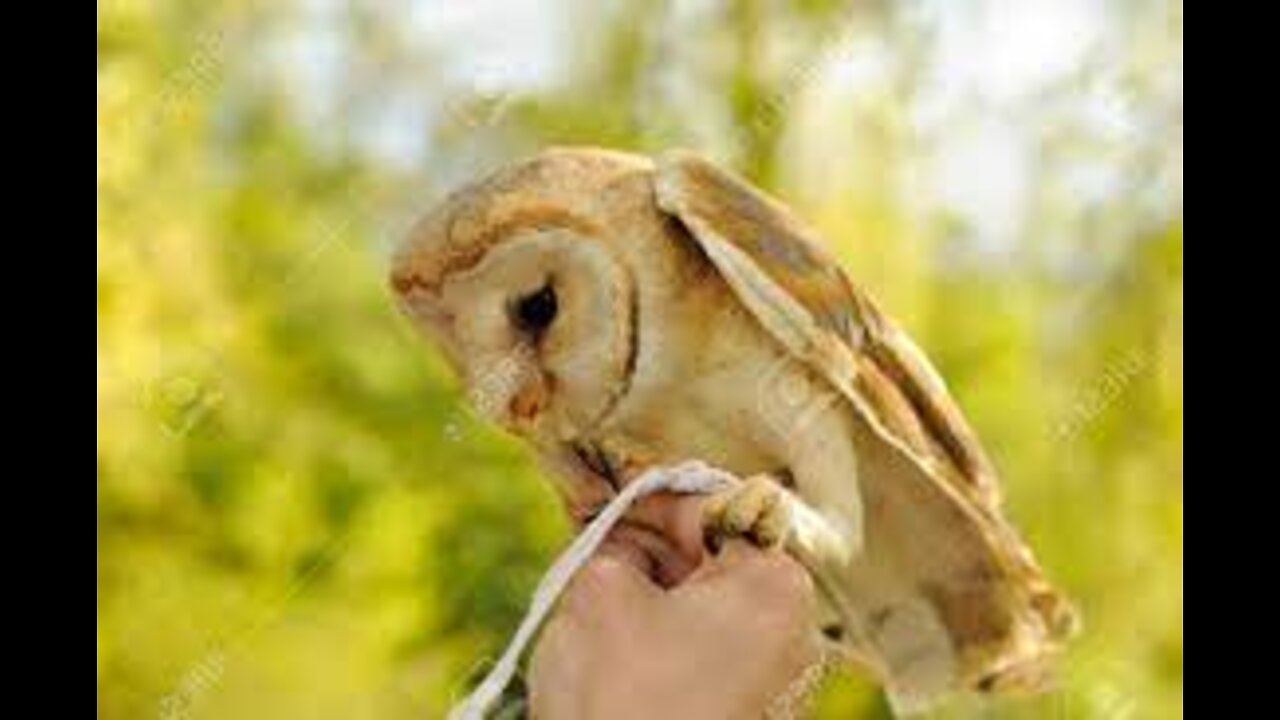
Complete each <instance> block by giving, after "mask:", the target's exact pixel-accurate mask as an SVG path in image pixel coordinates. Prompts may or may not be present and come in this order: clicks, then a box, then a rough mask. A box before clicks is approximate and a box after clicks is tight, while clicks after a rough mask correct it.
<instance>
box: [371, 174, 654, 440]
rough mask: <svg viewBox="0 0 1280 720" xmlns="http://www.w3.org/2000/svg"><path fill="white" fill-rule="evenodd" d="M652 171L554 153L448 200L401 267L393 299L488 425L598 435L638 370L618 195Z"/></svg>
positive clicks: (551, 435)
mask: <svg viewBox="0 0 1280 720" xmlns="http://www.w3.org/2000/svg"><path fill="white" fill-rule="evenodd" d="M650 169H651V166H650V164H649V163H648V161H647V160H645V159H644V158H640V157H636V156H630V155H625V154H621V153H612V152H607V151H600V150H576V149H575V150H569V149H565V150H549V151H545V152H543V153H541V154H539V155H537V156H536V157H533V158H531V159H529V160H526V161H524V162H522V163H518V164H516V165H514V166H510V167H508V168H506V169H504V170H501V171H499V172H498V173H497V174H495V175H493V176H491V177H489V178H487V179H485V180H483V181H481V182H479V183H476V184H474V185H471V186H468V187H465V188H463V189H461V190H459V191H457V192H455V193H454V194H452V195H451V196H450V197H448V198H447V199H446V200H445V201H444V202H443V203H442V204H441V205H440V206H439V207H437V208H436V209H435V210H434V211H432V212H431V213H430V214H428V215H427V216H426V217H424V218H422V219H421V220H420V221H419V222H418V223H417V224H416V225H415V226H414V228H413V229H412V230H411V232H410V234H409V236H408V238H407V239H406V240H405V242H404V244H403V245H402V246H401V247H400V249H399V250H398V252H397V253H396V254H395V256H394V258H393V260H392V267H391V286H392V290H393V292H394V294H395V296H396V298H397V300H398V302H399V303H400V305H401V306H402V307H403V308H404V309H405V311H406V312H407V313H409V315H410V316H411V317H412V318H413V319H414V320H415V321H416V324H417V325H418V326H420V327H421V328H422V329H423V330H425V331H426V332H427V334H428V335H430V336H431V337H433V338H434V339H435V340H436V341H437V343H438V344H439V345H440V346H441V347H442V349H443V350H444V352H445V355H446V356H447V357H448V358H449V359H450V361H451V363H452V365H453V366H454V367H455V369H456V370H457V372H458V374H459V376H460V377H461V378H462V379H463V382H464V384H465V387H466V391H467V395H468V397H469V399H470V401H471V404H472V405H473V406H474V408H475V409H476V410H477V411H478V412H479V413H480V414H481V415H482V416H484V417H485V418H486V419H488V420H490V421H492V422H495V423H497V424H499V425H501V426H503V427H505V428H507V429H508V430H511V431H513V432H515V433H517V434H519V435H522V436H525V437H526V438H528V439H530V440H532V441H534V443H535V444H536V445H540V446H544V447H545V446H548V445H563V444H565V443H572V442H573V441H574V440H575V439H576V438H577V437H578V436H580V435H582V434H583V433H585V432H587V430H588V429H589V428H592V427H595V426H597V425H598V423H599V422H600V421H601V419H602V418H603V417H604V416H606V415H607V414H608V413H609V411H610V408H611V406H612V405H613V404H614V403H615V402H616V401H617V400H618V398H619V397H620V396H621V394H622V393H623V392H624V389H625V384H626V382H627V378H628V376H629V374H630V373H631V372H632V371H633V369H634V363H635V353H636V345H637V338H636V337H635V324H634V323H635V313H636V306H637V297H636V293H637V291H638V288H637V285H638V283H637V282H636V277H635V272H634V269H633V268H631V267H629V265H628V257H627V255H626V254H625V253H621V252H619V251H618V243H617V238H616V237H615V236H614V235H611V234H610V232H609V228H611V227H614V226H615V225H614V222H613V221H614V218H612V217H611V216H610V213H611V212H613V209H611V208H614V207H616V203H609V202H608V201H607V200H606V198H607V196H608V195H609V189H610V187H614V186H617V185H619V184H625V183H626V182H627V181H628V180H629V179H630V180H633V181H634V180H636V179H638V178H640V177H642V176H643V174H644V173H646V172H649V171H650Z"/></svg>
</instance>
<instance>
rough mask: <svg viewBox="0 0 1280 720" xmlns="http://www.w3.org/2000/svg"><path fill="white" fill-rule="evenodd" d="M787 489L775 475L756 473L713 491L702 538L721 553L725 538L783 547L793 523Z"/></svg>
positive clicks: (703, 520)
mask: <svg viewBox="0 0 1280 720" xmlns="http://www.w3.org/2000/svg"><path fill="white" fill-rule="evenodd" d="M785 492H786V491H785V490H784V489H783V488H782V486H781V485H779V484H778V483H777V482H776V481H774V480H773V479H772V478H770V477H768V476H766V475H756V476H753V477H751V478H748V479H747V480H746V481H744V482H743V483H742V484H741V485H738V486H736V487H733V488H731V489H729V490H725V491H723V492H719V493H716V494H715V495H712V496H711V497H710V498H708V499H707V501H706V504H705V505H703V510H702V538H703V543H704V544H705V545H706V546H707V549H708V550H709V551H711V552H712V553H713V554H714V553H718V552H719V551H720V548H721V546H723V545H724V541H725V540H727V539H729V538H734V537H741V538H745V539H746V540H748V541H750V542H751V543H752V544H753V545H755V546H756V547H759V548H763V549H772V548H777V547H781V546H782V544H783V543H784V542H785V541H786V539H787V534H788V532H789V531H790V527H791V517H790V514H789V511H788V507H787V503H786V502H784V499H785V498H784V497H783V494H784V493H785Z"/></svg>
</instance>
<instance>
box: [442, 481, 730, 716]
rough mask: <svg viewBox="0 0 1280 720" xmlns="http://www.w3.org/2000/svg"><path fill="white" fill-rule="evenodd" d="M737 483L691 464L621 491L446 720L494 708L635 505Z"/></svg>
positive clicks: (551, 574) (563, 558)
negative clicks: (572, 586)
mask: <svg viewBox="0 0 1280 720" xmlns="http://www.w3.org/2000/svg"><path fill="white" fill-rule="evenodd" d="M737 482H738V479H737V478H736V477H734V476H733V475H731V474H729V473H727V472H725V471H723V470H720V469H718V468H714V467H711V466H710V465H707V464H706V463H702V462H697V461H693V462H686V463H681V464H679V465H674V466H672V467H668V468H654V469H652V470H648V471H646V472H644V473H643V474H642V475H640V477H638V478H636V479H635V480H634V481H633V482H631V483H630V484H628V485H627V486H626V487H625V488H623V489H622V492H620V493H618V495H617V496H616V497H614V498H613V500H611V501H609V504H608V505H606V506H605V507H604V509H603V510H602V511H601V512H600V514H599V515H597V516H596V518H595V519H594V520H592V521H591V523H590V524H588V525H587V527H586V528H585V529H583V531H582V532H581V533H580V534H579V535H578V537H576V538H574V541H573V542H572V543H571V544H570V545H569V547H568V548H566V549H565V551H564V552H562V553H561V554H560V557H558V558H556V561H555V563H554V564H552V566H551V569H550V570H548V571H547V574H546V575H545V576H543V578H542V581H541V582H539V583H538V588H537V589H536V590H535V591H534V593H533V601H532V602H531V603H530V604H529V611H528V612H527V613H525V616H524V619H523V620H521V621H520V627H519V628H517V629H516V634H515V636H513V637H512V638H511V643H510V644H508V645H507V649H506V651H505V652H503V653H502V657H501V658H500V659H499V660H498V662H497V664H495V665H494V666H493V669H492V670H490V671H489V674H488V675H487V676H485V679H484V680H483V681H482V682H481V683H480V684H479V685H478V686H477V687H476V689H475V691H473V692H472V693H471V695H470V696H469V697H467V699H466V700H463V701H462V702H461V703H459V704H458V705H456V706H455V707H454V708H453V710H451V711H450V712H449V720H484V715H485V713H486V712H488V711H489V709H490V708H491V707H493V704H494V703H495V702H497V700H498V698H500V697H501V696H502V691H503V690H505V689H506V687H507V685H508V684H509V683H510V682H511V678H512V677H513V676H514V675H515V673H516V668H517V666H518V665H519V663H520V657H521V656H522V655H524V651H525V648H526V646H528V644H529V642H530V641H531V640H532V639H533V636H534V635H535V634H536V633H537V632H538V628H540V627H541V626H542V623H543V621H545V620H546V619H547V615H548V614H549V613H550V612H551V608H552V607H553V606H554V605H555V602H556V600H557V599H558V598H559V597H560V594H561V593H563V592H564V589H565V588H566V587H568V585H569V581H570V580H572V579H573V576H574V574H576V573H577V572H578V570H579V569H580V568H582V566H583V565H585V564H586V563H587V561H588V560H590V559H591V556H592V555H594V554H595V551H596V548H598V547H600V543H602V542H604V539H605V536H607V535H608V534H609V531H610V530H612V529H613V526H614V525H615V524H617V522H618V520H620V519H622V516H623V515H625V514H626V512H627V510H628V509H629V508H630V507H631V505H632V504H633V503H635V502H636V501H637V500H639V499H640V498H642V497H645V496H646V495H652V494H654V493H656V492H663V491H666V492H676V493H684V494H691V493H699V494H705V493H712V492H716V491H718V490H723V489H725V488H728V487H731V486H733V485H734V484H735V483H737Z"/></svg>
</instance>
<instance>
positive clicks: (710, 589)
mask: <svg viewBox="0 0 1280 720" xmlns="http://www.w3.org/2000/svg"><path fill="white" fill-rule="evenodd" d="M685 586H687V587H689V588H690V589H694V588H696V589H697V590H696V591H697V592H699V593H707V594H711V595H724V596H742V597H747V598H751V599H753V600H766V601H769V602H776V603H778V604H780V605H784V606H791V605H809V604H811V603H812V602H814V600H813V597H814V590H813V581H812V580H811V579H810V578H809V574H808V572H807V571H805V569H804V567H803V566H801V565H800V563H798V562H796V561H795V559H793V558H792V557H791V556H789V555H787V554H786V553H785V552H782V551H781V550H778V549H761V548H759V547H756V546H755V545H753V544H751V543H750V542H747V541H746V540H742V539H738V538H734V539H731V540H729V541H728V542H726V543H725V545H724V548H723V549H722V550H721V552H720V554H719V555H717V556H715V557H714V558H711V559H710V560H709V561H708V562H706V563H703V566H702V567H700V568H698V571H697V572H695V573H694V574H693V575H692V576H691V577H690V578H689V579H688V580H687V581H686V582H685Z"/></svg>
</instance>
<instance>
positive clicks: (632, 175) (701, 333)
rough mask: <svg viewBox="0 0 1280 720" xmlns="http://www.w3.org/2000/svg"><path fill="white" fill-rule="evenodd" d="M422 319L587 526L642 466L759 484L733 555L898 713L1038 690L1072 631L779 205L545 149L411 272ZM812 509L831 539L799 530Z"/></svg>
mask: <svg viewBox="0 0 1280 720" xmlns="http://www.w3.org/2000/svg"><path fill="white" fill-rule="evenodd" d="M390 276H391V277H390V282H391V287H392V290H393V293H394V295H395V297H396V299H397V301H398V303H399V304H400V306H401V307H402V308H403V309H404V310H405V312H406V313H407V314H408V315H409V316H410V317H411V318H412V319H413V321H414V322H415V324H416V325H418V326H419V327H420V328H421V329H422V330H423V331H424V332H425V333H426V334H427V335H428V336H430V337H431V338H433V339H434V340H435V341H437V343H438V344H439V345H440V346H441V348H442V349H443V352H444V354H445V355H446V356H447V357H448V359H449V360H450V362H451V364H452V365H453V366H454V367H455V368H456V369H457V371H458V373H459V374H460V376H461V378H462V379H463V382H464V385H465V387H466V389H467V392H468V394H469V396H470V400H471V402H472V403H473V404H474V405H475V407H476V408H477V409H478V411H479V412H480V413H482V414H483V415H484V416H486V417H487V418H488V419H490V420H492V421H494V422H496V423H498V424H500V425H501V426H503V427H505V428H507V429H508V430H510V431H511V432H513V433H515V434H517V435H518V436H520V437H522V438H524V439H525V440H527V441H528V442H529V443H530V445H531V446H532V447H533V448H534V449H535V451H536V453H537V454H538V456H539V457H540V458H541V459H542V460H543V461H544V462H545V463H546V465H547V466H548V467H549V468H550V469H551V470H552V472H551V473H549V474H550V475H551V476H552V477H553V479H554V481H555V483H556V487H557V488H558V491H559V494H560V495H561V496H562V497H563V498H564V500H565V503H566V506H567V508H568V510H569V512H570V513H571V514H572V516H573V517H574V518H575V519H576V520H577V521H579V522H586V521H587V520H588V519H589V518H590V517H591V515H592V513H593V512H594V511H595V510H597V509H598V508H599V507H600V506H601V505H602V504H603V503H604V502H606V501H607V500H608V499H609V498H610V497H611V496H613V495H614V494H615V493H616V492H617V491H618V489H619V488H620V487H621V485H622V484H624V483H626V482H627V481H628V480H629V479H630V478H634V477H635V476H636V475H637V474H638V473H639V472H640V471H641V470H643V469H645V468H648V467H653V466H657V465H662V464H671V463H677V462H680V461H685V460H689V459H697V460H702V461H705V462H707V463H711V464H713V465H716V466H719V467H722V468H725V469H727V470H729V471H731V472H733V473H735V474H736V475H738V476H740V477H743V478H746V479H747V480H746V482H743V483H741V484H740V485H739V486H738V487H736V488H735V489H733V490H730V491H727V492H725V493H723V494H721V495H718V496H716V497H713V498H711V499H710V500H709V501H707V502H706V503H705V517H704V525H705V530H706V535H707V538H708V542H709V543H710V544H712V545H714V544H715V543H716V542H717V541H718V540H719V539H721V538H724V537H728V536H742V537H746V538H749V539H751V540H754V541H755V542H757V543H758V544H761V545H776V544H780V543H784V542H785V544H786V547H787V548H788V549H789V550H791V551H792V552H793V553H795V554H796V555H797V556H798V557H800V558H801V559H802V561H803V562H804V564H805V566H806V567H808V568H810V569H811V571H813V573H814V576H815V579H817V580H818V581H819V586H820V588H821V589H822V591H823V593H824V596H825V598H826V600H827V612H828V613H830V616H831V617H832V618H833V619H834V621H835V622H834V623H833V624H831V625H830V626H829V627H827V628H826V630H827V634H828V636H829V637H831V638H832V639H833V640H834V641H835V642H836V643H838V644H840V645H841V646H843V647H844V648H846V649H847V650H848V651H849V657H852V658H855V659H856V660H858V661H860V662H862V664H863V665H864V666H865V667H866V668H868V669H869V670H871V671H872V672H874V673H875V674H876V675H877V676H878V679H879V680H880V681H882V682H883V683H884V684H885V685H886V686H887V688H888V690H889V692H890V694H891V697H893V698H894V699H895V700H896V701H897V703H898V704H899V706H900V707H903V708H908V709H909V708H911V707H919V706H921V705H923V704H926V703H929V702H932V701H933V699H935V698H937V697H938V696H940V695H941V694H943V693H945V692H947V691H950V690H955V689H977V690H981V691H990V690H998V689H1004V688H1009V687H1028V686H1030V687H1034V686H1036V685H1038V684H1039V683H1041V682H1042V680H1043V678H1044V677H1045V673H1046V670H1047V668H1048V667H1049V665H1050V662H1049V661H1050V660H1051V659H1052V657H1053V656H1054V655H1055V654H1056V653H1057V651H1058V650H1059V648H1060V646H1061V645H1062V642H1063V640H1064V639H1065V638H1066V637H1067V635H1068V634H1069V633H1070V632H1071V629H1072V627H1073V625H1074V618H1075V616H1074V613H1073V610H1072V609H1071V607H1070V605H1069V604H1068V603H1067V602H1066V601H1065V600H1064V599H1063V597H1062V595H1060V594H1059V593H1058V592H1057V591H1056V590H1055V589H1054V588H1052V587H1051V586H1050V585H1049V583H1048V582H1047V581H1046V580H1045V579H1044V576H1043V574H1042V573H1041V571H1040V569H1039V568H1038V566H1037V564H1036V562H1035V561H1034V559H1033V558H1032V555H1031V553H1030V551H1029V550H1028V548H1027V547H1026V546H1025V545H1024V543H1023V542H1022V540H1021V539H1020V538H1019V536H1018V535H1017V533H1016V532H1015V530H1014V529H1013V527H1012V526H1011V525H1010V524H1009V523H1008V522H1007V521H1006V520H1005V518H1004V517H1003V515H1002V513H1001V509H1000V495H999V490H998V487H997V478H996V474H995V472H994V470H993V469H992V466H991V463H990V462H989V461H988V459H987V457H986V456H985V454H984V452H983V451H982V449H981V447H980V446H979V444H978V441H977V440H976V438H975V436H974V434H973V432H972V431H971V430H970V428H969V426H968V424H967V423H966V422H965V420H964V418H963V416H962V415H961V412H960V410H959V409H958V408H957V406H956V405H955V403H954V402H953V401H952V399H951V398H950V396H949V395H948V393H947V390H946V388H945V385H944V384H943V381H942V380H941V379H940V378H939V376H938V375H937V373H936V372H935V371H934V369H933V368H932V366H931V365H930V363H929V362H928V360H927V359H926V358H925V356H924V355H923V354H922V352H921V350H920V349H919V348H918V347H917V346H916V345H915V344H914V343H913V342H912V341H911V339H910V338H908V337H907V335H906V334H904V332H903V331H902V330H901V329H900V328H899V327H898V326H897V325H896V324H894V323H893V322H892V321H891V320H890V319H889V318H888V317H887V316H886V315H884V314H883V313H882V312H881V311H880V310H879V309H878V308H877V306H876V304H875V303H874V302H872V300H871V299H870V298H869V297H868V296H867V295H866V294H864V293H863V292H861V291H860V290H859V289H858V288H857V287H856V286H854V285H853V284H852V283H851V282H850V281H849V279H848V277H847V276H846V275H845V273H844V272H843V271H842V270H841V268H840V267H839V266H838V265H837V264H836V262H835V261H834V260H833V259H832V257H831V256H830V255H829V254H828V253H827V252H826V251H825V249H824V248H823V246H822V245H821V244H820V243H818V242H817V241H815V239H814V234H813V232H812V231H810V230H809V229H807V228H806V227H805V226H804V225H803V224H802V223H801V222H800V221H799V220H798V219H797V218H796V217H794V216H793V215H792V213H791V212H790V211H789V210H788V209H787V208H786V207H784V206H783V205H782V204H781V203H779V202H778V201H776V200H773V199H772V198H770V197H768V196H766V195H764V194H763V193H762V192H760V191H758V190H756V189H755V188H753V187H751V186H750V185H749V184H747V183H746V182H745V181H743V180H741V179H739V178H737V177H736V176H734V175H732V174H731V173H729V172H727V171H725V170H723V169H721V168H719V167H717V166H716V165H714V164H712V163H710V162H709V161H706V160H704V159H702V158H700V157H698V156H695V155H692V154H689V153H684V152H673V153H670V154H667V155H664V156H662V157H660V158H658V159H656V160H651V159H649V158H646V157H641V156H636V155H631V154H626V153H620V152H613V151H607V150H599V149H588V148H563V149H552V150H547V151H544V152H542V153H540V154H538V155H536V156H534V157H532V158H530V159H527V160H524V161H522V162H518V163H515V164H513V165H511V166H508V167H506V168H504V169H501V170H499V171H498V172H496V173H494V174H493V175H491V176H490V177H488V178H486V179H483V180H481V181H479V182H477V183H476V184H474V185H471V186H469V187H466V188H463V189H461V190H459V191H457V192H455V193H454V194H453V195H451V196H450V197H449V198H447V199H446V200H445V201H444V202H443V203H442V204H441V205H440V206H439V207H437V208H435V209H434V210H432V211H431V212H429V213H428V214H427V215H426V216H424V217H423V218H422V219H421V220H419V221H418V222H417V223H416V224H415V226H414V227H413V229H412V230H411V232H410V234H409V237H408V238H407V239H406V240H405V242H404V244H403V245H402V246H401V247H400V248H399V249H398V251H397V253H396V254H395V256H394V258H393V260H392V267H391V272H390ZM784 496H790V497H791V498H794V499H798V500H799V501H800V502H802V503H803V504H804V506H805V507H806V508H807V509H811V510H813V511H814V512H813V513H812V515H813V516H814V517H818V518H821V520H822V524H823V525H824V528H823V532H812V533H803V532H798V531H797V532H792V530H793V529H794V528H792V525H793V524H794V523H792V519H791V518H790V517H789V516H787V515H785V514H784V513H783V509H784V508H786V507H788V505H789V503H784V502H780V499H781V498H783V497H784Z"/></svg>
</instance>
